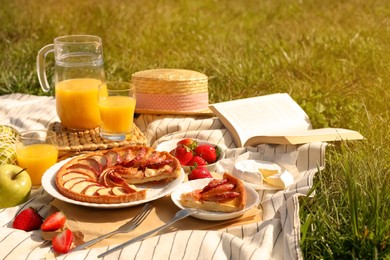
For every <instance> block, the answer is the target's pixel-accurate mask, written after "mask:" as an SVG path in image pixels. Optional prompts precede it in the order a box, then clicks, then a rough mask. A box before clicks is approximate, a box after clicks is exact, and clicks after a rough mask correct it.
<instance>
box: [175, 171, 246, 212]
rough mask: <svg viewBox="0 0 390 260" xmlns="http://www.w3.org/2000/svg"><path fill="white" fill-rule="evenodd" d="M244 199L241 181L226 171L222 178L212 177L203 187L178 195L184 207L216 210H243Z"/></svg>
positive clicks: (244, 194) (244, 191)
mask: <svg viewBox="0 0 390 260" xmlns="http://www.w3.org/2000/svg"><path fill="white" fill-rule="evenodd" d="M246 199H247V195H246V190H245V186H244V184H243V182H242V181H241V180H240V179H238V178H236V177H234V176H232V175H230V174H228V173H224V175H223V179H213V180H211V181H210V182H209V183H208V184H207V185H206V186H205V187H204V188H203V189H197V190H194V191H191V192H187V193H183V194H182V195H181V197H180V201H181V204H182V205H183V206H184V207H189V208H197V209H202V210H207V211H217V212H235V211H240V210H243V209H244V208H245V205H246Z"/></svg>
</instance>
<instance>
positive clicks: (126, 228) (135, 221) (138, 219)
mask: <svg viewBox="0 0 390 260" xmlns="http://www.w3.org/2000/svg"><path fill="white" fill-rule="evenodd" d="M152 208H153V207H152V205H150V204H149V203H146V204H145V206H143V208H142V209H141V211H140V212H139V213H138V215H137V216H135V217H133V218H132V219H131V220H130V221H128V222H127V223H125V224H123V225H122V226H120V227H119V228H117V229H116V230H114V231H111V232H109V233H107V234H105V235H102V236H100V237H97V238H94V239H92V240H89V241H88V242H85V243H84V244H81V245H79V246H76V247H75V248H73V249H72V250H71V251H72V252H73V251H77V250H81V249H84V248H86V247H89V246H91V245H93V244H96V243H97V242H99V241H101V240H103V239H105V238H107V237H110V236H113V235H115V234H118V233H128V232H130V231H131V230H133V229H135V228H136V227H138V226H139V225H140V224H141V223H142V221H144V220H145V218H146V217H147V216H148V215H149V213H150V211H151V210H152Z"/></svg>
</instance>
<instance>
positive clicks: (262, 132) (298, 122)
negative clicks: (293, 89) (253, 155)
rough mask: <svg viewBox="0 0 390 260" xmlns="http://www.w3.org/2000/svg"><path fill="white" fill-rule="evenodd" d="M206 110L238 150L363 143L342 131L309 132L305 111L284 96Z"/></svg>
mask: <svg viewBox="0 0 390 260" xmlns="http://www.w3.org/2000/svg"><path fill="white" fill-rule="evenodd" d="M210 109H211V110H212V111H213V113H214V114H215V115H216V116H218V118H219V119H220V120H221V121H222V123H223V124H224V125H225V127H226V128H227V129H228V130H229V131H230V133H231V134H232V136H233V138H234V141H235V142H236V145H237V146H238V147H243V146H254V145H257V144H261V143H269V144H303V143H310V142H317V141H323V142H328V141H340V140H360V139H363V136H362V135H361V134H360V133H358V132H356V131H353V130H348V129H343V128H322V129H312V126H311V123H310V120H309V117H308V116H307V114H306V113H305V111H304V110H303V109H302V108H301V107H300V106H299V105H298V104H297V103H296V102H295V101H294V100H293V99H292V98H291V97H290V95H288V94H286V93H277V94H271V95H265V96H258V97H253V98H246V99H238V100H233V101H227V102H222V103H216V104H211V105H210Z"/></svg>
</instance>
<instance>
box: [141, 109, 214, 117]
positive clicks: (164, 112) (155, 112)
mask: <svg viewBox="0 0 390 260" xmlns="http://www.w3.org/2000/svg"><path fill="white" fill-rule="evenodd" d="M135 113H136V114H149V115H189V116H213V115H214V113H213V111H211V109H210V108H207V109H206V110H198V111H178V110H154V109H137V108H136V109H135Z"/></svg>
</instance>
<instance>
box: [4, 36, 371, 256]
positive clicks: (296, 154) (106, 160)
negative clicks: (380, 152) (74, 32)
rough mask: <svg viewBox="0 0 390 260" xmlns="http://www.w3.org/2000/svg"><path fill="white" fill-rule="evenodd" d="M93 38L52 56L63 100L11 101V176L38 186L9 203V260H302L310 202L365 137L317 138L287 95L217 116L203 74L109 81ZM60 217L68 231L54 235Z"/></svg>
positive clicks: (57, 44) (63, 45) (244, 102)
mask: <svg viewBox="0 0 390 260" xmlns="http://www.w3.org/2000/svg"><path fill="white" fill-rule="evenodd" d="M79 37H80V36H63V37H58V38H56V39H55V40H54V44H50V45H48V46H45V47H44V48H42V49H41V51H40V52H39V54H38V58H37V64H38V67H39V69H38V75H39V80H40V82H41V85H42V88H43V89H44V90H45V91H48V90H49V89H50V85H49V84H48V81H47V79H46V73H45V59H46V54H47V53H48V52H52V51H54V52H55V59H56V70H55V74H56V82H55V85H56V86H55V97H51V96H36V95H29V94H22V93H13V94H8V95H3V96H0V126H1V128H0V139H1V142H2V146H1V148H2V150H1V151H0V153H1V154H0V155H1V157H0V159H1V160H2V161H1V163H2V166H0V171H5V170H6V169H5V168H1V167H4V166H7V167H8V168H7V171H9V172H12V171H14V172H17V175H19V177H18V178H19V179H20V180H21V179H22V177H23V178H29V180H28V181H27V184H23V185H24V186H27V187H28V194H27V196H25V197H24V198H22V200H19V201H16V202H13V201H12V200H13V199H16V198H17V196H18V195H17V193H18V192H14V193H10V194H8V195H3V193H4V191H2V193H0V197H1V196H3V198H0V203H4V205H6V206H2V208H1V209H0V231H1V232H0V247H1V250H0V258H1V259H16V258H17V259H41V258H54V257H56V258H58V259H80V258H83V259H96V258H101V257H104V258H105V259H135V258H140V259H167V258H170V259H302V253H301V251H300V219H299V197H300V196H306V195H308V194H309V191H310V189H311V188H312V186H313V177H314V175H315V174H316V172H317V171H318V170H321V169H323V168H324V167H325V149H326V146H327V142H334V141H341V140H343V141H347V140H360V139H362V138H363V136H361V135H360V134H359V133H358V132H356V131H353V130H349V129H342V128H326V129H312V126H311V123H310V119H309V118H308V116H307V115H306V113H305V112H304V111H303V110H302V109H301V108H300V107H299V105H298V104H297V103H295V101H294V100H293V99H292V98H291V97H290V96H289V95H288V94H287V93H273V94H269V95H263V96H258V97H252V98H244V99H237V100H230V101H225V102H220V103H215V104H209V99H208V77H207V75H205V74H203V73H200V72H197V71H193V70H184V69H164V68H162V69H151V70H144V71H139V72H136V73H134V74H133V75H132V79H131V84H122V83H120V84H118V82H116V83H114V82H106V81H105V76H104V71H103V65H102V64H103V61H102V59H103V57H102V46H101V40H100V38H99V37H97V36H82V39H79ZM80 41H81V44H80ZM75 42H78V46H77V48H80V45H81V46H83V47H84V49H83V51H82V52H80V50H75V49H74V48H71V46H73V45H74V43H75ZM73 47H74V46H73ZM87 47H89V48H87ZM83 53H84V54H83ZM86 53H87V54H88V55H85V54H86ZM130 85H131V86H130ZM85 86H86V87H85ZM42 135H43V138H42ZM36 136H39V138H38V139H39V142H40V143H39V149H38V148H36V147H34V149H35V150H34V149H32V146H33V145H37V144H36V143H34V144H31V142H33V139H34V140H35V139H37V138H36ZM49 137H50V138H49ZM14 147H15V148H14ZM49 147H55V152H53V153H52V154H51V155H50V156H46V157H45V159H43V161H39V160H42V159H39V158H36V157H42V156H43V155H45V154H46V153H47V151H48V149H49ZM30 148H31V149H30ZM28 149H30V151H28V152H26V151H27V150H28ZM207 150H210V151H211V152H210V151H207ZM22 152H24V154H23V156H25V157H26V158H24V157H23V156H22ZM29 156H30V157H29ZM53 156H55V157H54V159H55V160H54V162H52V163H50V165H48V166H47V167H46V168H44V169H43V168H42V167H44V165H45V163H48V162H49V157H50V158H53ZM37 165H39V167H35V166H37ZM12 167H14V168H12ZM33 168H34V169H33ZM35 168H37V169H35ZM17 169H20V170H17ZM40 172H41V173H40ZM27 173H28V174H27ZM0 174H1V172H0ZM26 176H30V177H26ZM30 179H31V181H30ZM10 183H11V181H9V182H8V184H7V185H8V186H10V187H11V186H13V184H10ZM1 185H4V184H3V181H2V180H0V187H1ZM11 188H12V187H11ZM2 189H3V190H5V189H4V187H3V188H1V189H0V190H2ZM19 189H20V190H21V189H22V188H19ZM10 190H11V189H10ZM26 192H27V190H26ZM4 194H6V193H4ZM310 195H311V196H312V195H313V194H310ZM3 201H5V202H3ZM7 203H8V204H7ZM12 203H13V204H12ZM146 207H149V208H148V211H147V212H146ZM30 208H33V209H35V210H36V212H37V213H38V214H39V216H40V217H41V218H42V219H41V220H40V221H41V222H43V224H42V225H38V226H37V227H35V228H31V230H27V231H26V230H23V228H20V226H23V225H26V223H23V222H22V221H20V220H18V221H20V223H16V224H15V222H16V219H17V218H18V216H19V215H20V214H21V213H22V212H24V211H26V210H27V209H30ZM59 212H60V214H59ZM139 213H140V214H139ZM31 214H33V213H31ZM138 214H139V215H138ZM53 216H55V217H56V218H57V222H59V221H58V219H61V220H63V219H65V220H63V221H62V223H61V225H60V226H56V227H55V228H52V229H50V228H48V227H47V226H50V225H54V224H53V223H49V222H50V221H48V219H53V218H54V217H53ZM53 222H55V221H53ZM128 222H129V224H126V223H128ZM135 222H136V224H134V223H135ZM29 224H31V221H30V222H29ZM56 224H57V223H56ZM124 224H126V231H123V232H121V233H117V232H116V231H115V230H117V229H118V228H121V229H124V227H121V226H122V225H124ZM130 224H131V225H132V226H130V227H127V226H128V225H130ZM18 225H19V226H18ZM113 231H115V232H116V233H110V232H113ZM108 233H110V234H109V235H107V236H106V235H105V234H108ZM103 235H104V237H103V238H101V239H99V240H98V241H96V242H95V241H94V242H91V243H90V244H88V245H84V243H85V242H87V241H90V240H93V239H96V238H98V237H100V236H103ZM64 241H66V243H67V245H65V244H66V243H65V242H64Z"/></svg>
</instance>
